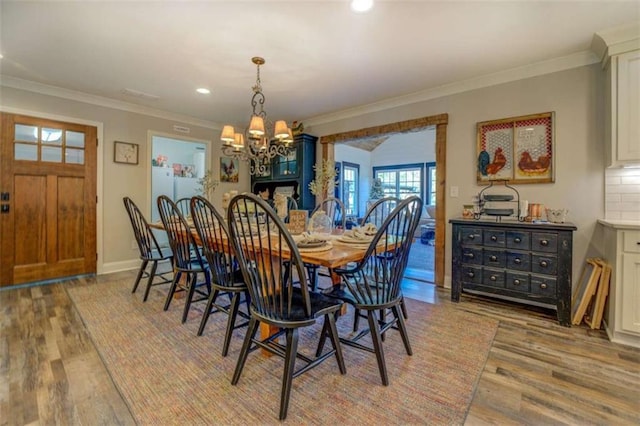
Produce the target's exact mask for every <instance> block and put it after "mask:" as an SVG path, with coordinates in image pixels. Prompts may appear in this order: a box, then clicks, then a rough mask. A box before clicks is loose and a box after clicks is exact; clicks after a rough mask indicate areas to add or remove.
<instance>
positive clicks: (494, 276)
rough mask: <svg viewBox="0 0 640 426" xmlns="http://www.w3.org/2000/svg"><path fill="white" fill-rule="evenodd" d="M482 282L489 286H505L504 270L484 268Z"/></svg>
mask: <svg viewBox="0 0 640 426" xmlns="http://www.w3.org/2000/svg"><path fill="white" fill-rule="evenodd" d="M482 284H483V285H486V286H489V287H498V288H504V270H501V269H491V268H484V269H483V270H482Z"/></svg>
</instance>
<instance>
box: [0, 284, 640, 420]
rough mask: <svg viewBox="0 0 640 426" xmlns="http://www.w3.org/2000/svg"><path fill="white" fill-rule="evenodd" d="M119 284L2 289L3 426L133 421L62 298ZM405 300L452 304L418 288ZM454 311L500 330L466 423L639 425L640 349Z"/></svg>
mask: <svg viewBox="0 0 640 426" xmlns="http://www.w3.org/2000/svg"><path fill="white" fill-rule="evenodd" d="M123 277H125V278H126V277H130V279H131V280H132V282H133V279H134V273H133V272H126V273H119V274H112V275H104V276H100V277H97V278H89V279H79V280H73V281H68V282H65V283H58V284H50V285H44V286H37V287H28V288H19V289H11V290H3V291H0V312H1V316H0V325H1V331H0V332H1V334H0V425H31V424H34V425H35V424H43V425H44V424H59V425H99V424H105V425H112V424H125V425H126V424H134V423H135V422H134V419H133V418H132V417H131V414H130V413H129V410H128V408H127V406H126V403H125V401H124V400H123V399H122V398H121V396H120V394H119V393H118V391H117V390H116V388H115V386H114V385H113V383H112V381H111V379H110V377H109V374H108V372H107V371H106V369H105V367H104V365H103V364H102V361H101V359H100V356H99V354H98V353H97V352H96V349H95V348H94V346H93V344H92V343H91V340H90V338H89V336H88V334H87V331H86V329H85V327H84V325H83V324H82V321H81V320H80V318H79V316H78V315H77V313H76V311H75V309H74V307H73V305H72V304H71V301H70V300H69V298H68V296H67V294H66V292H65V290H64V286H82V285H87V283H90V284H93V283H95V282H96V281H97V282H99V283H102V282H108V281H109V280H113V279H116V278H117V279H119V278H123ZM404 292H405V296H406V297H412V298H417V299H420V300H423V301H426V302H429V303H438V304H443V303H451V302H450V298H449V292H448V290H446V289H441V288H437V287H434V286H433V285H429V284H425V283H421V282H417V281H412V280H405V283H404ZM138 293H141V291H140V290H139V291H138ZM138 296H141V295H140V294H138ZM457 307H458V308H459V309H462V310H465V311H468V312H471V313H474V314H477V315H483V316H489V317H492V318H495V319H497V320H498V321H499V324H500V325H499V328H498V332H497V334H496V337H495V340H494V342H493V345H492V347H491V350H490V353H489V357H488V361H487V364H486V366H485V368H484V371H483V373H482V376H481V378H480V380H479V383H478V386H477V390H476V393H475V396H474V399H473V402H472V404H471V407H470V410H469V414H468V416H467V420H466V424H467V425H483V424H499V425H508V424H514V425H515V424H530V425H543V424H544V425H549V424H554V425H555V424H558V425H561V424H572V425H573V424H575V425H584V424H607V425H626V424H629V425H632V424H635V425H637V424H640V350H638V349H634V348H630V347H625V346H621V345H617V344H614V343H611V342H609V341H608V340H607V337H606V334H605V333H604V331H599V330H589V329H588V328H586V327H584V326H581V327H575V326H574V327H572V328H566V327H561V326H559V325H558V324H557V322H556V321H555V318H554V313H553V312H552V311H546V310H542V309H533V308H530V307H523V306H521V305H517V304H510V303H502V302H499V301H496V300H492V299H483V298H478V297H472V296H464V295H463V298H462V301H461V302H460V303H459V304H457ZM410 320H411V319H410ZM473 326H474V325H473V324H469V327H473Z"/></svg>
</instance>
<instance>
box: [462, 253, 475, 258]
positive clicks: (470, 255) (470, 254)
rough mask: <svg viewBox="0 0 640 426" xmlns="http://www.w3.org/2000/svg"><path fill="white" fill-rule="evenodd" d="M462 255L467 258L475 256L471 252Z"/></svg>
mask: <svg viewBox="0 0 640 426" xmlns="http://www.w3.org/2000/svg"><path fill="white" fill-rule="evenodd" d="M464 255H465V256H466V257H468V258H469V259H473V258H474V257H476V256H475V255H474V254H473V253H465V254H464Z"/></svg>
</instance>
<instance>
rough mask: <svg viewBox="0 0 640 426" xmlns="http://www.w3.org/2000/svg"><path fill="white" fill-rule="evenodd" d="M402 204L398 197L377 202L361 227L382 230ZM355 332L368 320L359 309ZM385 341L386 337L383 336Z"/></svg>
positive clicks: (382, 313)
mask: <svg viewBox="0 0 640 426" xmlns="http://www.w3.org/2000/svg"><path fill="white" fill-rule="evenodd" d="M399 203H400V199H399V198H396V197H384V198H380V199H378V200H376V201H375V202H374V203H373V204H371V205H370V206H369V209H368V210H367V212H366V213H365V214H364V217H363V218H362V221H361V225H362V226H364V225H366V224H368V223H371V224H373V225H375V227H376V228H378V229H379V228H381V227H382V225H383V224H384V221H385V219H386V218H387V217H388V216H389V214H391V212H392V211H393V209H395V208H396V207H397V206H398V204H399ZM379 256H382V258H386V257H388V256H393V252H389V253H382V254H380V255H379ZM400 307H401V308H402V314H403V316H404V317H405V319H406V318H408V317H407V309H406V307H405V305H404V302H403V303H402V304H401V305H400ZM380 315H381V317H382V318H383V319H384V315H385V310H382V311H381V312H380ZM353 318H354V319H353V331H358V326H359V323H360V318H366V316H365V315H363V314H362V313H361V312H360V310H359V309H356V312H355V314H354V316H353ZM382 338H383V340H384V335H383V336H382Z"/></svg>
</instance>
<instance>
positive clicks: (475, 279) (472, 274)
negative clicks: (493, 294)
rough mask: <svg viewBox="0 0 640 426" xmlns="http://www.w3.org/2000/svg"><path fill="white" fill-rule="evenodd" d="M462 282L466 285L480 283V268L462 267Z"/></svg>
mask: <svg viewBox="0 0 640 426" xmlns="http://www.w3.org/2000/svg"><path fill="white" fill-rule="evenodd" d="M462 281H464V282H467V283H474V284H480V283H481V282H482V268H480V267H475V266H465V267H463V268H462Z"/></svg>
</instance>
